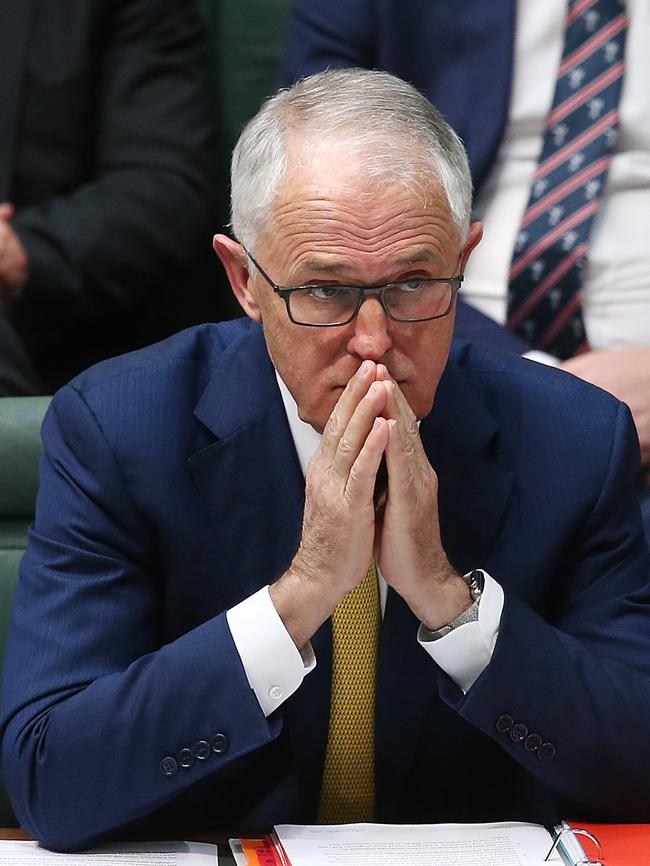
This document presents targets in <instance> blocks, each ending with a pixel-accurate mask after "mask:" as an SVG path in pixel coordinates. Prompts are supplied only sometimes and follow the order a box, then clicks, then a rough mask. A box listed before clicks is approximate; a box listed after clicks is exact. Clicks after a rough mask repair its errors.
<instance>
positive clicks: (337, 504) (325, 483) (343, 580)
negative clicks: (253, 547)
mask: <svg viewBox="0 0 650 866" xmlns="http://www.w3.org/2000/svg"><path fill="white" fill-rule="evenodd" d="M384 467H385V476H386V480H385V481H384V480H383V479H382V474H383V472H382V471H380V468H381V469H382V470H383V468H384ZM373 557H374V559H375V561H376V563H377V565H378V566H379V568H380V569H381V572H382V574H383V576H384V578H385V579H386V581H387V583H388V584H389V586H391V587H392V588H393V589H394V590H395V591H396V592H398V593H399V594H400V595H401V596H402V597H403V598H404V600H405V601H406V603H407V604H408V605H409V607H410V608H411V610H412V611H413V613H414V614H415V615H416V617H417V618H418V619H419V620H420V621H421V622H423V623H424V624H425V625H426V626H427V627H429V628H432V629H436V628H440V627H441V626H443V625H445V624H446V623H448V622H450V621H451V620H452V619H454V617H456V616H457V615H458V614H459V613H461V611H463V610H465V609H466V608H467V607H469V606H470V604H471V603H472V599H471V596H470V593H469V590H468V588H467V586H466V584H465V582H464V581H463V579H462V578H461V577H460V576H459V575H458V573H457V572H456V571H455V570H454V569H453V568H452V566H451V565H450V563H449V561H448V559H447V557H446V555H445V551H444V550H443V547H442V543H441V540H440V527H439V521H438V478H437V476H436V473H435V471H434V470H433V468H432V467H431V465H430V463H429V461H428V459H427V457H426V454H425V452H424V449H423V447H422V442H421V440H420V434H419V430H418V425H417V421H416V418H415V416H414V415H413V412H412V411H411V408H410V406H409V404H408V402H407V400H406V398H405V396H404V394H403V393H402V391H401V389H400V388H399V386H398V385H397V383H396V382H394V381H393V380H392V379H391V377H390V375H389V373H388V370H387V368H386V367H385V366H384V365H383V364H375V363H374V362H373V361H364V362H363V364H362V365H361V366H360V368H359V369H358V371H357V372H356V374H355V375H354V376H353V377H352V378H351V379H350V381H349V382H348V385H347V387H346V388H345V390H344V391H343V393H342V394H341V397H340V398H339V400H338V402H337V404H336V406H335V408H334V411H333V412H332V414H331V416H330V418H329V421H328V423H327V425H326V427H325V430H324V432H323V438H322V442H321V445H320V448H319V449H318V451H317V452H316V454H315V455H314V457H313V458H312V460H311V462H310V465H309V471H308V473H307V480H306V493H305V511H304V517H303V529H302V537H301V543H300V548H299V550H298V552H297V554H296V556H295V558H294V560H293V562H292V564H291V566H290V568H289V570H288V571H287V573H286V574H285V575H283V577H282V578H280V580H279V581H278V582H277V583H276V584H274V585H273V587H271V598H272V600H273V602H274V603H275V605H276V608H277V609H278V612H279V613H280V616H281V617H282V619H283V621H284V623H285V626H286V627H287V630H288V631H289V633H290V634H291V636H292V638H293V639H294V641H295V643H296V645H297V646H299V647H300V646H303V645H304V644H305V643H306V641H307V640H309V638H310V637H311V635H312V634H313V632H314V631H315V630H316V629H317V628H318V626H319V625H320V624H321V622H323V621H324V620H325V619H326V618H327V617H328V616H329V615H330V614H331V612H332V611H333V609H334V608H335V607H336V605H337V604H338V602H339V601H340V600H341V599H342V598H343V597H344V596H345V595H346V594H347V593H348V592H350V590H352V589H354V587H355V586H357V585H358V584H359V583H360V582H361V581H362V580H363V578H364V577H365V575H366V572H367V570H368V567H369V566H370V563H371V562H372V559H373Z"/></svg>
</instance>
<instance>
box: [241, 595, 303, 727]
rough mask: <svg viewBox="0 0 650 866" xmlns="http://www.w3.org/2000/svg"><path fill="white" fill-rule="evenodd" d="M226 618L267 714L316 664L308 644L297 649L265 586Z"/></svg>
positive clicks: (296, 686) (253, 686) (252, 687)
mask: <svg viewBox="0 0 650 866" xmlns="http://www.w3.org/2000/svg"><path fill="white" fill-rule="evenodd" d="M226 619H227V620H228V627H229V628H230V633H231V634H232V639H233V640H234V642H235V646H236V648H237V652H238V653H239V657H240V658H241V661H242V664H243V666H244V671H245V672H246V676H247V678H248V682H249V685H250V687H251V689H252V690H253V691H254V692H255V697H256V698H257V700H258V702H259V705H260V707H261V708H262V712H263V713H264V715H265V716H270V715H271V713H272V712H273V711H274V710H277V708H278V707H279V706H280V705H281V704H282V703H284V701H286V699H287V698H288V697H289V695H292V694H293V693H294V692H295V691H296V689H297V688H298V687H299V686H300V684H301V683H302V681H303V679H304V677H305V675H306V674H308V673H309V672H310V671H311V670H313V669H314V668H315V667H316V657H315V655H314V651H313V650H312V648H311V644H310V643H307V644H306V645H305V646H304V647H303V648H302V650H298V649H297V647H296V645H295V643H294V642H293V640H292V639H291V637H290V636H289V632H288V631H287V630H286V628H285V627H284V623H283V622H282V620H281V618H280V615H279V614H278V612H277V610H276V609H275V605H274V604H273V602H272V601H271V596H270V595H269V588H268V586H265V587H263V588H262V589H260V590H258V591H257V592H256V593H254V594H253V595H251V596H249V597H248V598H246V599H244V601H241V602H240V603H239V604H237V605H235V607H233V608H231V609H230V610H229V611H227V613H226Z"/></svg>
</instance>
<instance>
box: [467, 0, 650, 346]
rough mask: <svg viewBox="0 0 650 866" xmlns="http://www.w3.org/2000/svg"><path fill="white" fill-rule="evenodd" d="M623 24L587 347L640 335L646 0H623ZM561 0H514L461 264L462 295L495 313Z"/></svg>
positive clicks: (648, 124)
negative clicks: (499, 135) (496, 125)
mask: <svg viewBox="0 0 650 866" xmlns="http://www.w3.org/2000/svg"><path fill="white" fill-rule="evenodd" d="M626 5H627V9H628V15H629V28H628V34H627V41H626V47H625V77H624V80H623V89H622V94H621V101H620V106H619V108H620V132H619V137H618V141H617V144H616V147H615V150H614V153H613V157H612V161H611V165H610V169H609V173H608V176H607V181H606V184H605V188H604V190H603V194H602V203H601V207H600V210H599V212H598V214H597V215H596V218H595V219H594V223H593V226H592V229H591V235H590V241H589V253H588V259H587V267H586V271H585V283H584V288H585V302H584V315H585V325H586V330H587V335H588V338H589V343H590V346H591V348H592V349H607V348H616V347H620V346H626V345H648V344H650V246H649V244H648V237H649V231H650V52H648V37H649V36H650V0H627V4H626ZM566 8H567V3H566V0H544V2H543V3H535V2H532V0H525V2H524V0H520V2H519V3H517V23H516V33H515V55H514V78H513V87H512V95H511V102H510V111H509V118H508V123H507V127H506V131H505V135H504V138H503V141H502V142H501V146H500V149H499V151H498V154H497V159H496V162H495V164H494V167H493V169H492V171H491V173H490V175H489V176H488V178H487V179H486V182H485V183H484V185H483V187H482V188H481V190H480V193H479V195H478V196H477V199H476V202H475V217H476V218H477V219H481V220H483V221H484V225H485V233H484V237H483V240H482V241H481V243H480V244H479V245H478V247H477V248H476V250H475V251H474V252H473V253H472V256H471V257H470V260H469V263H468V266H467V269H466V271H465V275H466V281H465V283H464V285H463V295H464V297H465V298H466V299H467V300H468V301H469V302H470V303H471V304H473V305H474V306H476V307H478V308H479V309H480V310H482V311H483V312H485V313H486V314H487V315H488V316H491V317H492V318H493V319H496V320H497V321H499V322H504V321H505V318H506V294H507V286H508V273H509V270H510V262H511V258H512V251H513V247H514V242H515V237H516V235H517V232H518V230H519V224H520V222H521V218H522V216H523V213H524V211H525V208H526V204H527V202H528V195H529V191H530V184H531V179H532V176H533V173H534V171H535V168H536V166H537V159H538V156H539V153H540V151H541V148H542V139H543V132H544V123H545V120H546V117H547V115H548V112H549V109H550V106H551V104H552V101H553V93H554V90H555V79H556V72H557V68H558V66H559V62H560V58H561V55H562V48H563V40H564V16H565V14H566Z"/></svg>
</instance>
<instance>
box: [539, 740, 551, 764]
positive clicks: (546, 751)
mask: <svg viewBox="0 0 650 866" xmlns="http://www.w3.org/2000/svg"><path fill="white" fill-rule="evenodd" d="M537 757H538V758H540V759H541V760H542V761H548V759H549V758H554V757H555V746H554V745H553V743H542V745H541V746H540V747H539V748H538V749H537Z"/></svg>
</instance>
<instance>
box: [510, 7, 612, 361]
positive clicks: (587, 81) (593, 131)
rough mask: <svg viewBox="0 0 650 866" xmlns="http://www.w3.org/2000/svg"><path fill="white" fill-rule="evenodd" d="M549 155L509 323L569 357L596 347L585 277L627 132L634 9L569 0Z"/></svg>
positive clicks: (516, 260) (514, 281) (524, 229)
mask: <svg viewBox="0 0 650 866" xmlns="http://www.w3.org/2000/svg"><path fill="white" fill-rule="evenodd" d="M565 28H566V30H565V43H564V51H563V54H562V60H561V62H560V68H559V70H558V77H557V84H556V88H555V95H554V97H553V105H552V107H551V111H550V114H549V116H548V118H547V120H546V127H545V132H544V140H543V145H542V151H541V155H540V158H539V162H538V165H537V169H536V171H535V174H534V175H533V182H532V186H531V191H530V196H529V199H528V204H527V207H526V210H525V212H524V216H523V220H522V223H521V226H520V230H519V234H518V235H517V240H516V243H515V251H514V255H513V260H512V265H511V269H510V287H509V292H508V316H507V327H508V328H509V329H510V330H512V331H514V332H515V333H517V334H519V335H520V336H521V337H523V339H524V340H525V341H526V342H527V343H528V344H529V345H530V346H533V347H535V348H538V349H544V350H545V351H547V352H550V353H552V354H553V355H555V356H556V357H558V358H561V359H565V358H569V357H572V356H573V355H576V354H579V353H580V352H584V351H586V350H587V349H588V348H589V347H588V343H587V338H586V334H585V328H584V320H583V314H582V274H583V271H584V264H585V259H586V256H587V250H588V241H589V231H590V229H591V225H592V223H593V219H594V217H595V215H596V212H597V211H598V208H599V205H600V200H601V193H602V188H603V185H604V183H605V179H606V177H607V170H608V168H609V163H610V160H611V151H612V147H613V145H614V143H615V141H616V137H617V130H618V118H619V114H618V104H619V99H620V93H621V86H622V81H623V69H624V67H623V55H624V48H625V35H626V30H627V13H626V11H625V4H624V2H622V0H569V6H568V10H567V16H566V22H565Z"/></svg>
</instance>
